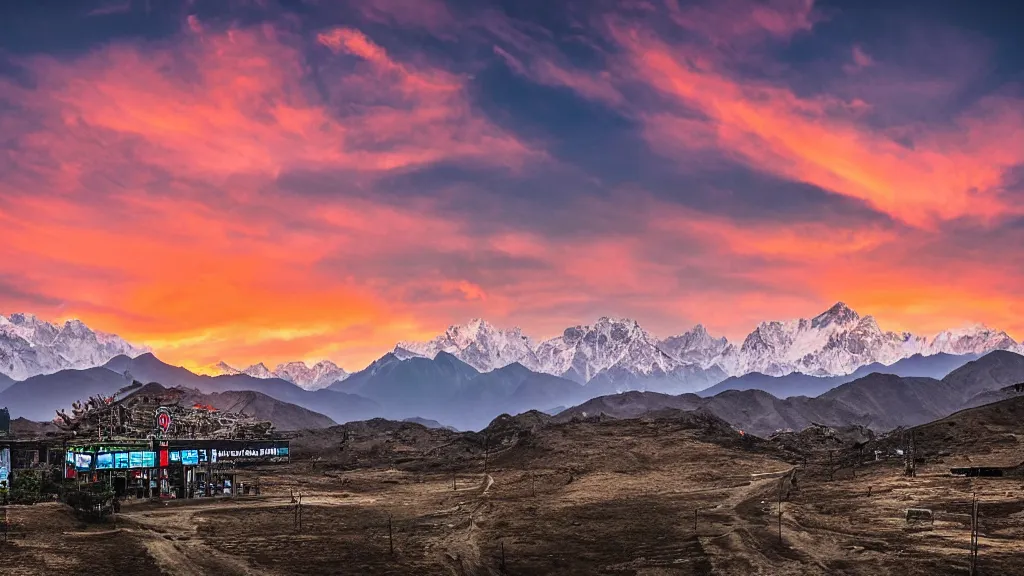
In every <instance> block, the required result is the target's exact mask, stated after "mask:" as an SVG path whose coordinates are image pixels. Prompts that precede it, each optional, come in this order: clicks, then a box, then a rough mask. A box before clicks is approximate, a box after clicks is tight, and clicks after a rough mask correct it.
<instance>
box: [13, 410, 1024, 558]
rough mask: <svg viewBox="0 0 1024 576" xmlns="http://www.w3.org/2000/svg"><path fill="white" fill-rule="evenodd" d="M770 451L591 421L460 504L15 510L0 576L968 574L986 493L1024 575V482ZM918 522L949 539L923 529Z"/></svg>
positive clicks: (341, 485) (443, 496) (438, 499)
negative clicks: (77, 513) (832, 465)
mask: <svg viewBox="0 0 1024 576" xmlns="http://www.w3.org/2000/svg"><path fill="white" fill-rule="evenodd" d="M759 446H760V447H751V446H744V445H743V444H742V443H736V442H732V443H730V442H725V443H723V442H720V441H715V442H712V441H708V440H707V439H706V438H704V437H703V436H702V434H701V433H700V432H699V431H697V430H690V429H685V428H677V427H674V426H672V425H671V424H666V423H664V422H650V421H647V422H645V421H639V420H631V421H613V422H592V423H579V422H577V423H571V424H565V425H558V426H554V427H551V428H548V429H545V430H543V431H542V433H540V434H538V435H536V436H535V437H533V438H532V439H531V440H530V442H528V443H525V444H519V445H513V446H511V447H507V448H505V449H504V450H503V451H502V452H501V453H498V454H493V455H491V456H490V461H489V462H488V464H487V472H486V474H485V473H484V471H483V463H482V462H477V461H474V462H472V464H471V465H470V464H464V465H460V466H459V469H457V470H455V474H454V477H455V484H456V487H455V489H453V486H452V483H453V473H452V471H451V469H450V468H449V467H448V466H449V464H448V462H449V461H448V460H446V461H444V462H440V461H431V460H430V459H429V458H428V457H426V456H424V457H422V458H420V459H419V460H418V461H417V462H416V463H415V465H409V466H399V469H390V468H389V467H388V466H387V465H384V466H381V467H376V468H362V469H355V470H342V469H340V468H339V467H336V466H334V465H332V463H331V462H330V461H329V459H325V460H322V461H320V462H313V461H309V460H305V461H303V460H300V461H296V462H293V463H292V464H289V465H288V466H286V467H282V468H277V469H269V468H268V469H266V470H263V471H260V472H259V474H260V477H261V486H262V487H263V490H262V492H263V495H262V496H259V497H255V496H253V497H239V498H236V499H234V500H215V501H206V502H178V503H172V504H168V505H164V504H150V503H145V504H137V505H126V506H124V507H123V508H122V513H121V514H119V515H118V517H117V520H116V522H115V523H112V524H108V525H102V526H96V525H92V526H86V525H84V524H80V523H78V522H77V521H75V520H73V519H71V518H70V517H69V516H68V515H67V513H66V512H65V511H64V509H63V508H62V507H60V506H59V505H56V504H43V505H36V506H11V507H9V508H8V514H9V518H10V520H11V523H12V534H11V538H10V539H9V540H8V542H6V543H0V571H2V572H3V574H5V575H6V574H11V575H22V574H54V573H88V574H94V575H103V574H159V573H164V574H168V575H173V576H177V575H193V574H196V575H198V574H218V575H225V576H228V575H233V574H260V575H274V574H282V575H283V574H455V575H470V574H473V575H477V574H502V573H504V574H559V575H563V574H564V575H573V574H579V575H584V574H587V575H589V574H623V575H626V574H635V575H651V576H653V575H687V574H717V575H744V576H746V575H751V574H765V575H776V574H806V575H812V574H813V575H817V574H823V575H824V574H829V575H831V574H852V575H869V574H871V575H875V574H883V573H892V574H900V575H901V576H912V575H922V576H924V575H929V576H930V575H941V574H966V573H967V565H968V543H969V540H970V529H969V525H970V523H969V517H968V516H967V513H968V511H969V508H970V501H971V498H972V495H973V494H977V497H978V499H979V500H980V501H981V506H980V510H981V515H982V520H981V537H980V552H979V573H980V574H999V575H1013V574H1024V562H1022V561H1021V560H1022V559H1024V491H1022V484H1021V482H1022V481H1021V480H1020V479H1013V480H1010V479H998V478H993V479H981V478H976V479H965V478H954V477H950V476H949V475H948V467H949V465H948V464H941V463H940V464H931V465H925V466H922V467H920V468H919V472H918V476H917V477H916V478H906V477H904V476H903V475H902V466H901V465H899V463H897V462H890V461H881V462H877V463H870V464H866V465H863V466H860V467H858V468H856V469H855V470H854V469H850V468H847V469H844V470H840V471H839V472H836V473H835V474H833V478H832V479H831V480H830V479H829V478H828V474H827V471H826V470H825V468H824V465H823V464H821V459H820V458H810V459H809V461H808V463H807V464H804V463H803V462H797V463H791V462H790V461H789V460H799V459H792V458H783V455H782V454H781V453H778V452H775V451H773V450H771V449H769V448H765V447H764V445H763V444H761V445H759ZM794 468H796V472H795V482H794V483H792V485H791V484H790V483H789V482H787V480H786V479H787V473H788V472H789V471H790V470H793V469H794ZM488 477H489V478H490V479H492V480H493V484H490V482H489V481H488ZM780 487H783V489H784V492H785V493H786V496H785V498H784V501H783V502H782V504H781V507H782V512H783V514H782V526H781V527H782V539H781V542H780V539H779V524H778V518H779V517H778V510H779V502H778V500H779V490H780ZM292 493H300V494H301V497H302V507H301V513H302V522H301V527H299V526H298V525H297V522H296V507H295V505H294V504H293V503H292V499H291V494H292ZM908 507H921V508H928V509H931V510H932V511H933V512H934V523H931V522H918V523H908V522H907V521H906V520H905V511H906V509H907V508H908ZM695 509H696V510H698V511H697V514H696V529H695V528H694V522H695V514H694V511H695ZM389 518H390V524H391V538H390V539H389ZM392 543H393V553H392V551H391V544H392Z"/></svg>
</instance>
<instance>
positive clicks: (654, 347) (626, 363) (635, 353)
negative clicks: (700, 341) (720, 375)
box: [536, 317, 681, 383]
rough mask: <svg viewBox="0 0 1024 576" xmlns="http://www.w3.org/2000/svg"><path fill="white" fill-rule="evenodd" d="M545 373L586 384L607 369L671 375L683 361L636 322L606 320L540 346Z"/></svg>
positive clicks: (577, 327)
mask: <svg viewBox="0 0 1024 576" xmlns="http://www.w3.org/2000/svg"><path fill="white" fill-rule="evenodd" d="M536 354H537V358H538V359H539V360H540V368H541V371H542V372H547V373H548V374H555V375H557V376H563V377H565V378H568V379H570V380H575V381H577V382H580V383H586V382H588V381H590V379H591V378H593V377H594V376H596V375H597V374H598V373H600V372H601V371H603V370H608V369H610V368H615V367H618V368H622V369H625V370H627V371H629V372H630V373H633V374H638V375H649V374H652V373H669V372H671V371H672V370H674V369H675V368H677V367H678V366H679V365H680V364H681V362H680V361H679V360H676V359H675V358H672V357H671V356H669V355H668V354H666V353H665V352H664V351H662V350H661V348H660V347H659V346H658V340H657V339H656V338H654V337H653V336H651V335H650V334H648V333H647V331H646V330H644V329H643V328H641V327H640V324H639V323H637V322H636V321H634V320H630V319H626V318H608V317H602V318H599V319H598V320H597V322H596V323H595V324H594V325H593V326H573V327H572V328H566V329H565V331H564V332H562V335H561V336H557V337H555V338H552V339H550V340H546V341H544V342H542V343H541V344H540V346H538V347H537V353H536Z"/></svg>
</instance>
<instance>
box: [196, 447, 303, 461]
mask: <svg viewBox="0 0 1024 576" xmlns="http://www.w3.org/2000/svg"><path fill="white" fill-rule="evenodd" d="M210 459H211V460H212V461H214V462H243V461H268V462H274V461H281V460H287V459H288V447H287V446H268V447H259V448H241V449H238V450H220V449H217V448H214V449H211V450H210Z"/></svg>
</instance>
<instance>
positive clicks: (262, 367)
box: [242, 362, 274, 378]
mask: <svg viewBox="0 0 1024 576" xmlns="http://www.w3.org/2000/svg"><path fill="white" fill-rule="evenodd" d="M242 374H245V375H247V376H252V377H253V378H273V377H274V375H273V374H272V373H271V372H270V368H267V365H266V364H264V363H263V362H260V363H259V364H253V365H252V366H249V367H248V368H246V369H245V370H242Z"/></svg>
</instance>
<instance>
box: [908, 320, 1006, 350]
mask: <svg viewBox="0 0 1024 576" xmlns="http://www.w3.org/2000/svg"><path fill="white" fill-rule="evenodd" d="M992 350H1011V351H1015V352H1019V353H1024V346H1022V345H1021V344H1018V343H1017V342H1016V341H1015V340H1014V339H1013V338H1011V337H1010V336H1009V335H1008V334H1007V333H1006V332H1003V331H1002V330H993V329H991V328H989V327H988V326H985V325H984V324H972V325H970V326H965V327H963V328H959V329H956V330H943V331H942V332H939V333H938V334H936V335H935V337H934V338H932V339H931V340H930V341H929V342H928V344H927V346H925V349H924V352H923V353H924V354H925V355H931V354H938V353H940V352H944V353H946V354H956V355H959V354H977V353H980V352H990V351H992Z"/></svg>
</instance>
